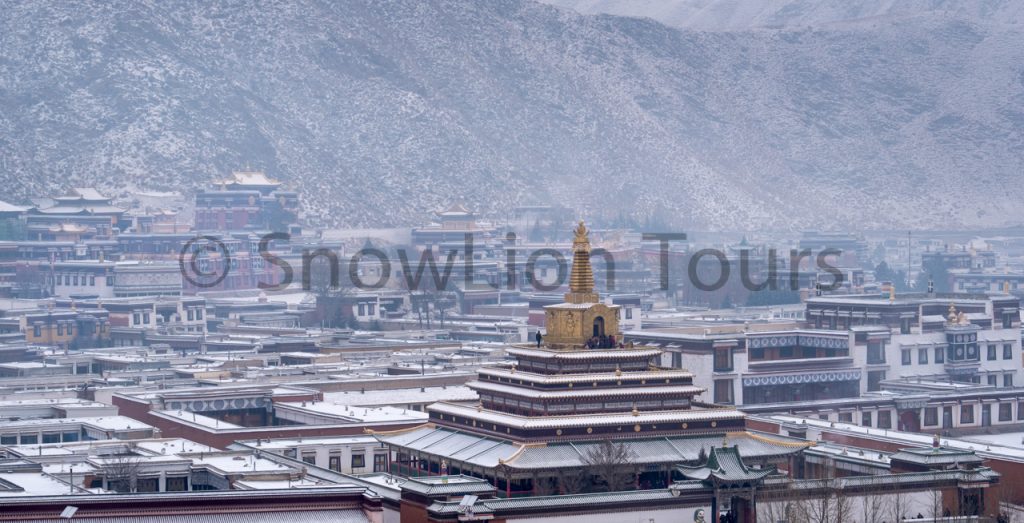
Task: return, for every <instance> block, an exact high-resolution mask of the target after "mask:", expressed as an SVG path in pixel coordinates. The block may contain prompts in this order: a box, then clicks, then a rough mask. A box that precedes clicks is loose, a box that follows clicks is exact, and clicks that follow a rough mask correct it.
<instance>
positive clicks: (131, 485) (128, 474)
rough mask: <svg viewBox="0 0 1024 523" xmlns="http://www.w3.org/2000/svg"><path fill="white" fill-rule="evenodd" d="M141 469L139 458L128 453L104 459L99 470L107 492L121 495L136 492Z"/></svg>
mask: <svg viewBox="0 0 1024 523" xmlns="http://www.w3.org/2000/svg"><path fill="white" fill-rule="evenodd" d="M141 467H142V461H141V460H140V459H139V456H137V455H135V454H134V453H131V452H130V451H129V452H126V453H124V454H116V455H112V456H107V457H105V458H104V459H103V466H102V467H101V470H102V471H103V477H104V479H106V482H107V488H108V489H109V490H113V491H114V492H122V493H123V492H138V488H139V470H140V469H141Z"/></svg>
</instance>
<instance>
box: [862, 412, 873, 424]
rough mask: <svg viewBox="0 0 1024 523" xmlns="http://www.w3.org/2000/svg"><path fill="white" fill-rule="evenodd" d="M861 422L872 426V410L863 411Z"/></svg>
mask: <svg viewBox="0 0 1024 523" xmlns="http://www.w3.org/2000/svg"><path fill="white" fill-rule="evenodd" d="M860 424H861V425H864V426H865V427H870V426H871V413H870V412H862V413H861V415H860Z"/></svg>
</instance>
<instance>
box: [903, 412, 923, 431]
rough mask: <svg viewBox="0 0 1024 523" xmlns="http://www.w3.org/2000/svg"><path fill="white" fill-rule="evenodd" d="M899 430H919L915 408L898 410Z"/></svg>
mask: <svg viewBox="0 0 1024 523" xmlns="http://www.w3.org/2000/svg"><path fill="white" fill-rule="evenodd" d="M899 428H900V430H903V431H907V432H921V419H920V414H919V413H918V411H917V410H916V409H914V410H904V411H902V412H900V427H899Z"/></svg>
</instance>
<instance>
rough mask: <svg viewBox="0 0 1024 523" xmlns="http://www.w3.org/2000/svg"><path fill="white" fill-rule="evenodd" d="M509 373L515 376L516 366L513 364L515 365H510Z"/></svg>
mask: <svg viewBox="0 0 1024 523" xmlns="http://www.w3.org/2000/svg"><path fill="white" fill-rule="evenodd" d="M509 372H510V373H511V374H515V373H516V364H515V363H513V364H512V369H511V370H509Z"/></svg>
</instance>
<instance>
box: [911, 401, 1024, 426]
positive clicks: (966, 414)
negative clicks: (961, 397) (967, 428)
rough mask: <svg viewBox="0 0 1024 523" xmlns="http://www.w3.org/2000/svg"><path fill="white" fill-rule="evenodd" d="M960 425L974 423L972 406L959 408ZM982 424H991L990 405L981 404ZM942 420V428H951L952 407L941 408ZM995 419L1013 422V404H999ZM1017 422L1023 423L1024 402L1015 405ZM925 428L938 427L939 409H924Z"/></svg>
mask: <svg viewBox="0 0 1024 523" xmlns="http://www.w3.org/2000/svg"><path fill="white" fill-rule="evenodd" d="M959 410H960V412H959V413H958V414H959V415H960V424H961V425H969V424H973V423H974V422H975V421H974V405H961V406H960V409H959ZM981 412H982V423H984V424H987V423H990V422H991V414H992V406H991V404H988V403H986V404H982V406H981ZM942 415H943V420H942V426H944V427H949V426H952V423H953V420H952V417H953V407H944V408H943V413H942ZM996 419H997V420H998V421H1004V422H1006V421H1013V403H999V404H998V408H997V409H996ZM1017 421H1024V402H1019V403H1018V404H1017ZM923 424H924V425H925V426H926V427H937V426H939V407H926V408H925V409H924V423H923Z"/></svg>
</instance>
